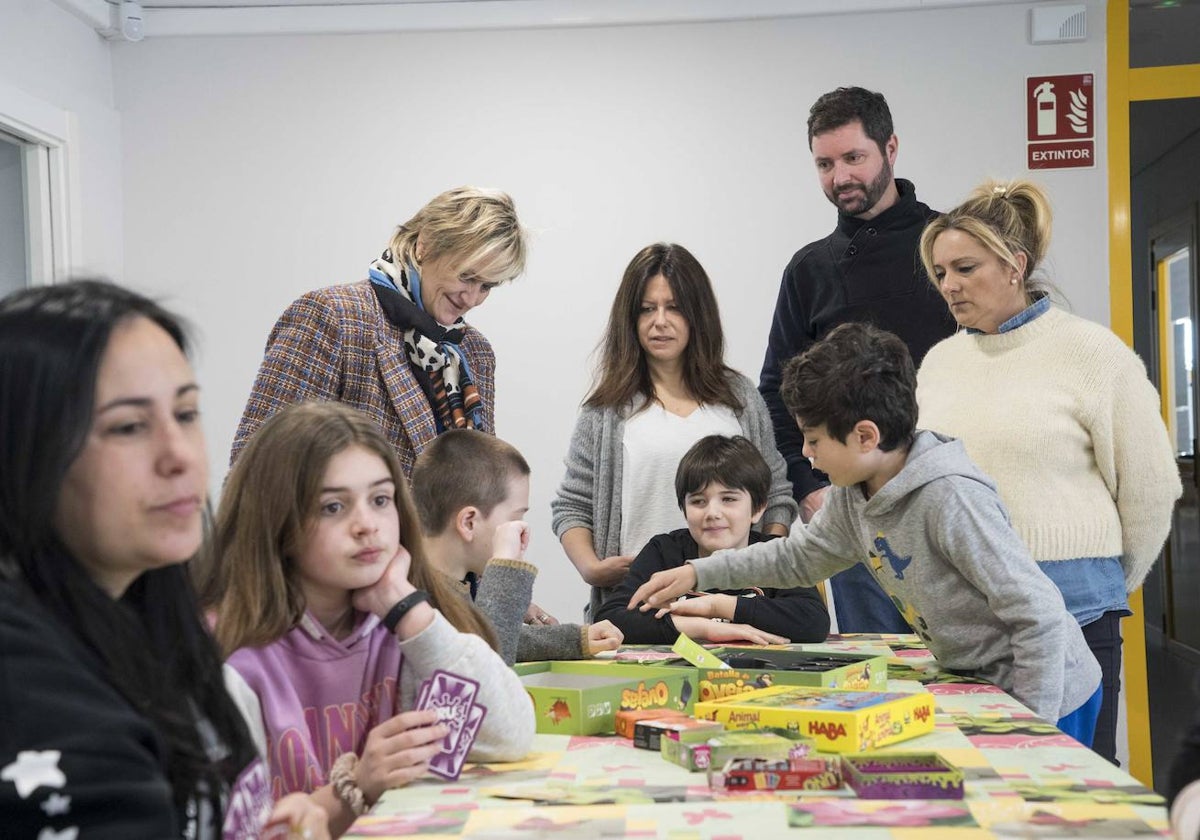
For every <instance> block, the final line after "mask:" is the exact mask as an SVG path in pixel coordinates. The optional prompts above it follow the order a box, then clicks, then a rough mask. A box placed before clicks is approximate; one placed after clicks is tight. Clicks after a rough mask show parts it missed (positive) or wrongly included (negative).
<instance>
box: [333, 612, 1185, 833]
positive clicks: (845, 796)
mask: <svg viewBox="0 0 1200 840" xmlns="http://www.w3.org/2000/svg"><path fill="white" fill-rule="evenodd" d="M882 646H886V647H885V649H882V650H881V649H880V648H881V647H882ZM792 647H794V648H801V649H804V650H831V651H852V652H874V653H889V654H890V655H891V657H892V658H891V659H890V665H889V677H890V681H889V688H890V689H892V690H901V691H905V690H907V691H919V690H928V691H929V692H931V693H932V694H934V695H935V697H936V698H937V718H936V727H935V729H934V731H933V732H932V733H930V734H928V735H923V736H920V737H918V738H914V739H911V740H909V741H906V742H904V743H902V744H898V745H896V746H895V747H892V748H890V749H891V750H895V751H911V750H936V751H937V752H938V753H940V754H941V755H942V756H943V757H944V758H945V759H947V760H948V761H950V762H952V763H953V764H955V765H957V766H958V767H960V768H961V769H962V770H963V773H964V776H965V791H966V795H965V797H964V798H963V799H962V800H928V801H916V800H903V801H889V800H864V799H858V798H856V797H855V795H854V793H853V791H850V790H842V791H823V792H813V793H803V794H798V793H790V794H763V793H759V794H754V793H738V794H729V793H724V792H717V791H713V790H711V789H710V788H709V787H708V784H707V778H706V776H705V774H703V773H689V772H687V771H686V770H684V769H683V768H681V767H677V766H676V765H674V764H671V763H669V762H667V761H664V760H663V759H662V758H661V757H660V756H659V754H658V753H657V752H649V751H646V750H639V749H635V748H634V747H633V746H632V743H631V742H630V741H626V740H625V739H622V738H617V737H615V736H607V737H584V736H575V737H571V736H565V735H538V736H537V739H536V741H535V743H534V747H533V752H532V754H531V755H530V756H529V757H528V758H527V759H526V760H525V761H522V762H518V763H514V764H493V765H475V766H468V768H467V770H465V771H464V773H463V775H462V777H461V778H460V779H459V780H458V781H457V782H453V783H445V782H442V781H440V780H437V779H433V778H428V779H424V780H421V781H418V782H416V783H414V784H412V785H409V786H408V787H405V788H401V789H398V790H393V791H389V792H388V793H386V794H385V795H384V796H383V797H382V799H381V800H380V802H379V804H378V805H377V806H376V808H375V809H374V812H373V813H372V814H369V815H367V816H364V817H362V818H360V819H359V820H358V821H357V822H355V824H354V826H353V827H352V828H351V830H350V832H349V833H348V834H347V835H346V836H347V837H354V838H367V837H372V838H378V837H409V836H414V835H426V836H435V837H436V836H441V837H464V838H473V839H474V840H482V839H483V838H493V839H494V840H499V838H521V840H530V838H541V837H544V838H562V840H594V839H598V838H616V837H644V838H667V840H692V838H696V839H697V840H701V839H703V840H738V839H739V838H742V840H771V838H775V837H779V836H781V835H784V834H787V835H794V836H796V837H803V838H812V840H818V838H825V837H829V838H842V839H843V840H844V839H845V838H851V837H852V838H861V840H877V839H878V840H881V839H882V838H895V840H902V839H903V838H908V839H909V840H940V838H963V840H970V838H977V837H980V838H982V837H1022V838H1024V837H1038V838H1041V837H1106V838H1115V837H1147V836H1159V835H1163V834H1166V833H1167V819H1166V810H1165V808H1164V806H1163V801H1162V799H1161V797H1159V796H1158V795H1156V794H1155V793H1154V792H1153V791H1151V790H1149V789H1148V788H1146V787H1144V786H1143V785H1142V784H1140V783H1139V782H1137V781H1136V780H1135V779H1133V778H1132V777H1130V776H1129V775H1128V774H1126V773H1125V772H1124V771H1122V770H1121V769H1119V768H1117V767H1114V766H1112V765H1110V764H1109V763H1108V762H1106V761H1104V760H1103V759H1102V758H1100V757H1099V756H1097V755H1096V754H1095V753H1093V752H1092V751H1091V750H1089V749H1087V748H1085V747H1083V746H1082V745H1080V744H1079V743H1078V742H1076V741H1074V740H1072V739H1071V738H1069V737H1068V736H1066V735H1063V734H1062V733H1061V732H1059V731H1058V730H1057V729H1055V728H1054V727H1053V726H1052V725H1049V724H1046V723H1045V722H1044V721H1041V720H1039V719H1038V718H1036V717H1034V716H1033V715H1032V714H1031V713H1030V712H1029V710H1028V709H1026V708H1025V707H1024V706H1022V705H1021V704H1020V703H1018V702H1017V701H1016V700H1014V699H1013V698H1011V697H1009V696H1008V695H1007V694H1005V693H1004V692H1002V691H1000V690H999V689H997V688H995V687H994V686H990V685H986V684H981V683H978V682H969V681H964V680H962V678H960V677H956V676H954V675H950V674H945V673H942V672H940V671H938V670H937V667H936V663H935V662H934V661H933V658H932V656H931V655H930V654H929V652H928V651H927V650H925V649H924V647H922V646H921V644H920V641H919V639H918V638H917V637H916V636H895V635H871V636H864V635H859V636H852V637H838V636H833V637H830V639H829V641H828V642H826V643H825V644H822V645H795V646H792ZM883 751H884V752H886V751H889V750H888V749H885V750H883Z"/></svg>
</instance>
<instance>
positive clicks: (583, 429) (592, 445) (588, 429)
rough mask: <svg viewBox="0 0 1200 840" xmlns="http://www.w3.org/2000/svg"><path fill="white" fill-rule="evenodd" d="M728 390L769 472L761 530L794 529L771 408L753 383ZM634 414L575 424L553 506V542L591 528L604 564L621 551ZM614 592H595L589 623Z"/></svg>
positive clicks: (589, 413) (589, 412)
mask: <svg viewBox="0 0 1200 840" xmlns="http://www.w3.org/2000/svg"><path fill="white" fill-rule="evenodd" d="M730 384H731V385H732V386H733V393H734V396H736V397H737V398H738V400H739V401H740V402H741V403H742V406H743V408H742V410H741V411H739V412H737V419H738V423H739V424H740V425H741V427H742V434H743V435H744V436H745V437H746V438H747V439H748V440H749V441H750V442H751V443H753V444H754V445H755V446H756V447H757V448H758V451H759V452H761V453H762V455H763V458H765V459H766V461H767V465H768V466H769V467H770V468H771V492H770V494H769V495H768V496H767V510H766V512H765V513H764V514H763V518H762V520H761V521H760V522H759V525H758V527H759V528H760V529H761V528H765V527H766V526H767V525H772V524H775V523H779V524H781V525H784V526H785V527H791V524H792V522H793V521H794V520H795V519H796V515H797V513H798V512H799V508H798V507H797V506H796V502H795V500H794V499H793V498H792V485H791V482H789V481H788V477H787V465H786V464H785V463H784V461H783V456H781V455H780V454H779V450H778V449H776V448H775V432H774V429H773V427H772V425H771V416H770V414H768V413H767V405H766V403H764V402H763V398H762V395H760V394H759V393H758V389H757V388H755V387H754V383H753V382H751V381H750V380H749V379H748V378H747V377H745V376H743V375H742V374H740V373H737V372H734V371H731V372H730ZM636 404H637V405H640V404H641V403H640V402H638V403H636ZM632 414H633V406H629V407H627V408H626V409H625V410H617V409H613V408H589V407H587V406H584V408H583V409H582V410H581V411H580V412H579V419H577V420H576V421H575V431H574V432H573V433H572V435H571V444H570V448H569V449H568V451H567V457H566V459H565V461H564V463H565V464H566V473H565V475H564V476H563V480H562V483H561V484H560V485H559V487H558V493H557V494H556V495H555V497H554V500H553V501H552V502H550V512H551V514H552V517H553V518H552V520H551V525H552V527H553V528H554V534H555V536H557V537H558V538H559V539H562V535H563V533H564V532H566V531H568V530H570V529H571V528H587V529H589V530H590V531H591V532H592V545H593V546H594V548H595V551H596V554H597V555H598V556H599V557H601V558H604V557H611V556H613V555H614V554H617V553H618V552H619V551H620V546H621V479H622V474H621V466H622V462H623V453H624V447H623V439H624V434H625V419H626V418H627V417H629V416H630V415H632ZM612 591H613V590H612V588H611V587H605V588H601V587H598V586H593V587H592V596H591V601H590V603H589V612H588V616H589V617H590V616H592V615H595V613H596V611H597V610H598V609H599V607H600V604H601V603H602V602H603V600H604V598H605V597H607V596H608V594H610V593H611V592H612Z"/></svg>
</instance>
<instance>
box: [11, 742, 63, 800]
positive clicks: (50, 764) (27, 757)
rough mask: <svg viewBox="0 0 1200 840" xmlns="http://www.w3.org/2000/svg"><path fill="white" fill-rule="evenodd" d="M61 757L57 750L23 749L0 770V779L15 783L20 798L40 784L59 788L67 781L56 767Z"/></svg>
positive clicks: (26, 796) (27, 795)
mask: <svg viewBox="0 0 1200 840" xmlns="http://www.w3.org/2000/svg"><path fill="white" fill-rule="evenodd" d="M61 757H62V753H61V752H59V751H58V750H42V751H37V750H23V751H21V752H19V753H17V760H16V761H14V762H13V763H12V764H10V765H8V766H7V767H5V768H4V769H3V770H0V779H3V780H4V781H6V782H12V783H13V784H14V785H16V787H17V795H18V796H20V797H21V798H22V799H27V798H29V794H31V793H33V792H34V791H35V790H37V789H38V788H39V787H41V786H42V785H45V786H46V787H52V788H60V787H62V786H63V785H65V784H66V783H67V777H66V776H65V775H63V772H62V771H61V770H59V769H58V760H59V758H61Z"/></svg>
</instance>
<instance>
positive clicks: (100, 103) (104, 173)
mask: <svg viewBox="0 0 1200 840" xmlns="http://www.w3.org/2000/svg"><path fill="white" fill-rule="evenodd" d="M0 83H4V84H5V85H8V86H11V87H13V88H17V89H18V90H20V91H21V92H22V93H23V94H25V95H28V96H30V97H33V98H35V99H37V100H39V101H40V102H42V103H45V104H46V105H50V106H52V107H54V108H57V109H61V110H62V111H66V112H67V114H68V119H69V134H68V137H67V138H66V139H67V142H68V146H69V156H68V159H67V176H68V180H69V182H70V186H69V189H68V196H69V198H68V201H69V204H70V206H69V207H68V208H67V211H68V216H69V218H70V227H71V232H70V243H69V244H70V258H71V262H70V270H71V272H72V273H75V274H85V273H86V274H104V275H108V276H111V277H121V276H122V274H123V273H124V264H123V261H122V248H123V241H122V240H123V233H122V223H121V222H122V206H121V205H122V200H121V123H120V119H119V117H118V115H117V112H116V111H115V110H114V108H113V74H112V61H111V56H110V51H109V46H108V43H107V42H106V41H105V40H104V39H103V38H101V37H100V36H99V35H97V34H96V32H95V31H94V30H93V29H92V28H91V27H90V26H88V25H87V24H86V23H84V22H82V21H80V20H78V19H77V18H75V17H73V16H72V15H71V14H69V13H68V12H66V11H64V10H63V9H61V8H60V7H58V6H56V5H54V4H53V3H52V2H49V0H0Z"/></svg>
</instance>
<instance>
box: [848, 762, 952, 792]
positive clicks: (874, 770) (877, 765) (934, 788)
mask: <svg viewBox="0 0 1200 840" xmlns="http://www.w3.org/2000/svg"><path fill="white" fill-rule="evenodd" d="M842 772H843V773H844V774H845V777H846V784H847V785H849V786H850V787H852V788H854V791H855V792H856V793H857V794H858V795H859V797H861V798H863V799H962V798H963V774H962V771H961V770H959V769H958V768H957V767H955V766H954V765H953V764H951V763H950V762H948V761H946V760H945V759H944V758H942V757H941V756H940V755H938V754H937V753H935V752H908V753H891V752H889V753H860V754H857V755H846V756H843V757H842Z"/></svg>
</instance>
